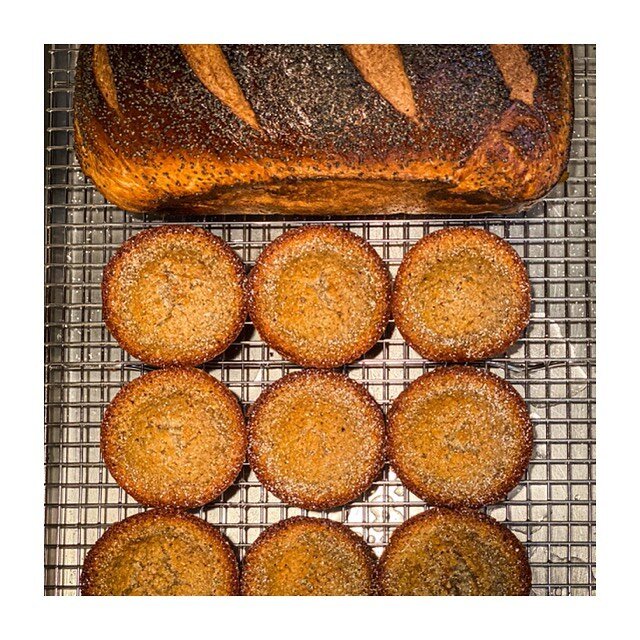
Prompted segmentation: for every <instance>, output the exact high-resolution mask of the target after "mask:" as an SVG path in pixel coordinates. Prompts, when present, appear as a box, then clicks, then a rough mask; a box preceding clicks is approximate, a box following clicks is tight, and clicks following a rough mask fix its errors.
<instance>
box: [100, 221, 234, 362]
mask: <svg viewBox="0 0 640 640" xmlns="http://www.w3.org/2000/svg"><path fill="white" fill-rule="evenodd" d="M102 305H103V318H104V322H105V324H106V325H107V327H108V329H109V331H110V332H111V334H112V335H113V336H114V338H115V339H116V340H117V341H118V343H119V344H120V346H121V347H122V348H123V349H124V350H125V351H127V352H128V353H130V354H131V355H133V356H135V357H136V358H139V359H140V360H142V361H143V362H146V363H147V364H151V365H155V366H168V365H198V364H202V363H203V362H206V361H208V360H211V359H212V358H214V357H215V356H217V355H219V354H220V353H222V352H223V351H224V350H225V349H226V348H227V347H228V346H229V345H230V344H231V343H232V342H233V341H234V340H235V338H236V337H237V336H238V334H239V333H240V331H241V329H242V327H243V325H244V321H245V318H246V288H245V272H244V265H243V264H242V261H241V260H240V258H239V257H238V256H237V255H236V254H235V252H234V251H233V250H232V249H231V248H230V247H229V245H228V244H227V243H226V242H224V240H222V239H221V238H218V237H217V236H214V235H213V234H211V233H209V232H208V231H206V230H205V229H201V228H198V227H192V226H184V225H175V226H173V225H172V226H162V227H155V228H151V229H146V230H144V231H141V232H140V233H138V234H136V235H135V236H133V237H132V238H130V239H129V240H127V241H126V242H125V243H124V244H123V245H122V246H121V247H120V249H119V250H118V251H117V252H116V254H115V255H114V256H113V257H112V258H111V260H110V261H109V263H108V264H107V266H106V267H105V269H104V276H103V281H102Z"/></svg>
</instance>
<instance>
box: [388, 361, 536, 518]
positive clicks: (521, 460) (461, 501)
mask: <svg viewBox="0 0 640 640" xmlns="http://www.w3.org/2000/svg"><path fill="white" fill-rule="evenodd" d="M442 380H448V381H450V383H451V384H458V383H459V382H460V381H463V382H465V383H466V384H468V385H469V388H470V390H473V389H474V388H478V387H479V386H482V387H484V388H486V389H488V390H489V391H490V392H491V393H493V394H495V395H496V396H499V398H496V401H500V402H504V403H510V404H513V405H514V413H516V415H517V424H516V425H514V428H517V429H518V430H519V431H520V432H521V442H520V444H521V448H520V450H519V451H518V453H517V455H516V456H515V457H514V458H513V459H512V460H511V463H512V465H511V467H512V468H511V472H510V473H507V474H506V475H504V476H503V477H502V478H501V479H500V482H498V483H496V484H494V485H493V486H492V487H491V489H490V490H486V491H484V492H479V491H478V493H475V494H474V495H468V494H467V495H465V494H464V493H462V489H461V491H460V493H459V494H458V496H457V497H456V498H455V499H453V498H452V497H451V496H445V495H443V494H441V493H438V492H437V491H433V490H430V489H429V487H426V486H424V485H421V484H418V483H416V482H414V481H412V480H411V479H410V478H409V477H408V475H407V469H406V467H405V465H404V464H403V462H402V456H401V455H400V453H399V448H400V447H401V443H400V442H399V441H398V436H397V435H396V429H395V427H396V421H397V419H398V415H399V414H400V413H401V412H402V411H403V410H404V408H405V407H406V405H407V403H408V402H410V398H411V397H412V396H414V395H415V394H416V393H428V391H429V389H430V386H431V385H432V384H433V383H438V382H441V381H442ZM387 451H388V456H389V462H390V464H391V466H392V467H393V469H394V471H395V472H396V473H397V475H398V477H399V478H400V480H401V481H402V484H404V485H405V486H406V487H407V488H408V489H409V491H411V492H412V493H414V494H415V495H416V496H418V497H419V498H420V499H422V500H424V501H425V502H427V503H428V504H434V505H441V506H447V507H454V508H457V507H471V508H477V507H481V506H483V505H488V504H494V503H496V502H500V501H501V500H503V499H504V498H505V497H506V496H507V494H508V493H509V491H511V490H512V489H513V488H514V487H515V486H516V485H517V484H518V482H520V480H521V478H522V476H523V475H524V474H525V472H526V470H527V467H528V465H529V462H530V460H531V454H532V452H533V426H532V424H531V419H530V417H529V410H528V408H527V404H526V402H525V401H524V400H523V398H522V396H521V395H520V394H519V393H518V392H517V391H516V390H515V389H514V387H513V386H512V385H511V384H510V383H509V382H507V381H506V380H503V379H502V378H500V377H499V376H496V375H495V374H493V373H489V372H488V371H483V370H481V369H476V368H474V367H463V366H452V367H439V368H437V369H434V370H433V371H430V372H428V373H425V374H423V375H422V376H420V377H419V378H418V379H417V380H414V381H413V382H412V383H411V384H410V385H409V387H407V389H405V390H404V391H403V392H402V393H401V394H400V395H399V396H398V397H397V398H396V399H395V401H394V402H393V404H392V406H391V408H390V409H389V412H388V414H387ZM411 471H412V470H409V472H411ZM450 480H451V482H452V483H455V481H456V478H455V477H451V478H450Z"/></svg>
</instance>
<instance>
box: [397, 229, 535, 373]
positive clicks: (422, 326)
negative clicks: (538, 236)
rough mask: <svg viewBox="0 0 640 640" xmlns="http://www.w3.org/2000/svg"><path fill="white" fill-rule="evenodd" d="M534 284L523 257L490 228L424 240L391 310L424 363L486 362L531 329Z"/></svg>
mask: <svg viewBox="0 0 640 640" xmlns="http://www.w3.org/2000/svg"><path fill="white" fill-rule="evenodd" d="M530 307H531V285H530V283H529V277H528V275H527V269H526V267H525V265H524V263H523V262H522V259H521V258H520V256H519V255H518V254H517V253H516V251H515V250H514V249H513V248H512V247H511V246H510V245H509V244H508V243H507V242H505V241H504V240H503V239H502V238H499V237H498V236H496V235H495V234H493V233H490V232H488V231H485V230H483V229H475V228H470V227H453V228H446V229H440V230H439V231H435V232H433V233H431V234H429V235H426V236H424V238H422V239H421V240H419V241H418V243H417V244H416V245H415V246H413V247H412V248H411V249H410V250H409V251H408V252H407V253H406V254H405V256H404V258H403V260H402V263H401V264H400V267H399V269H398V273H397V275H396V279H395V282H394V286H393V293H392V297H391V309H392V314H393V318H394V320H395V323H396V326H397V327H398V330H399V331H400V333H401V334H402V337H403V338H404V339H405V341H406V342H407V343H408V344H409V345H410V346H411V347H413V348H414V349H415V350H416V351H417V352H418V353H419V354H420V355H421V356H422V357H423V358H426V359H428V360H432V361H436V362H438V361H440V362H468V361H475V360H484V359H486V358H490V357H492V356H495V355H498V354H500V353H503V352H504V351H506V350H507V349H508V348H509V347H510V346H511V345H512V344H514V343H515V342H516V340H517V339H518V337H519V336H520V334H521V333H522V332H523V331H524V329H525V328H526V326H527V325H528V323H529V314H530Z"/></svg>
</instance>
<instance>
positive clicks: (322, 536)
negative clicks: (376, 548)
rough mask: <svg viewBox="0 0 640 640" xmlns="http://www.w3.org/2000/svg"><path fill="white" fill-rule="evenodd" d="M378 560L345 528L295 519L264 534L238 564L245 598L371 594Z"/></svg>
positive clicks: (307, 519)
mask: <svg viewBox="0 0 640 640" xmlns="http://www.w3.org/2000/svg"><path fill="white" fill-rule="evenodd" d="M376 564H377V561H376V557H375V555H374V553H373V551H372V550H371V549H370V547H369V546H368V545H367V544H366V542H365V541H364V540H363V539H362V538H361V537H360V536H358V535H357V534H356V533H354V532H353V531H351V529H349V528H348V527H346V526H344V525H343V524H340V523H338V522H334V521H332V520H328V519H326V518H308V517H295V518H290V519H288V520H281V521H280V522H278V523H277V524H275V525H272V526H271V527H269V528H268V529H266V530H265V531H263V532H262V533H261V534H260V536H259V537H258V539H257V540H256V541H255V542H254V543H253V544H252V545H251V547H250V549H249V550H248V551H247V555H246V556H245V558H244V561H243V563H242V579H241V591H242V595H245V596H369V595H375V593H376V589H377V585H376Z"/></svg>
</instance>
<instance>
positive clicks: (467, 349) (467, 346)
mask: <svg viewBox="0 0 640 640" xmlns="http://www.w3.org/2000/svg"><path fill="white" fill-rule="evenodd" d="M468 242H470V243H478V244H479V245H481V247H482V252H483V255H482V257H483V258H484V257H486V258H488V259H490V260H492V261H494V262H495V263H496V264H499V265H500V266H502V267H503V268H504V269H505V270H507V271H509V275H510V284H512V285H513V287H514V290H517V291H518V295H519V301H518V304H517V307H516V308H515V309H514V316H515V318H514V321H513V322H512V324H511V326H510V327H508V328H507V329H503V330H502V331H498V330H497V329H496V330H493V331H489V327H487V328H486V331H487V334H486V335H485V336H479V337H478V336H476V337H475V338H474V336H470V337H468V338H467V337H465V336H464V335H462V336H460V337H459V339H458V342H457V343H456V344H454V345H448V344H446V342H445V340H444V338H441V337H440V336H435V337H433V339H427V338H425V337H424V336H420V335H419V332H420V330H421V328H420V327H419V326H416V324H415V323H414V322H413V321H412V319H410V318H409V317H408V316H407V314H405V313H404V312H403V306H406V307H407V308H408V309H409V310H411V309H412V308H413V305H412V301H411V300H410V299H408V297H407V293H406V289H407V287H408V286H409V284H408V283H409V281H410V280H411V278H412V277H415V274H413V273H412V269H415V270H418V271H419V270H420V268H421V265H423V264H424V262H425V256H428V255H429V254H430V253H435V252H436V251H439V250H441V249H443V250H445V249H446V250H454V249H462V248H463V247H464V246H465V243H468ZM476 248H477V247H476ZM414 265H415V266H414ZM530 308H531V283H530V282H529V276H528V274H527V268H526V266H525V265H524V263H523V261H522V258H520V256H519V255H518V254H517V252H516V251H515V249H513V247H511V245H510V244H509V243H508V242H506V241H505V240H503V239H502V238H500V237H498V236H497V235H495V234H493V233H490V232H489V231H485V230H484V229H477V228H473V227H450V228H445V229H440V230H438V231H434V232H433V233H430V234H428V235H426V236H424V237H423V238H422V239H421V240H419V241H418V242H417V243H416V244H415V245H414V246H413V247H412V248H411V249H410V250H409V251H408V252H407V253H406V254H405V256H404V258H403V260H402V262H401V264H400V267H399V268H398V273H397V274H396V278H395V281H394V286H393V292H392V295H391V313H392V315H393V319H394V321H395V323H396V326H397V328H398V330H399V331H400V333H401V335H402V337H403V338H404V340H405V341H406V342H407V344H409V346H411V347H412V348H413V349H415V351H417V352H418V353H419V354H420V355H421V356H422V357H423V358H425V359H427V360H431V361H434V362H473V361H478V360H484V359H486V358H491V357H493V356H497V355H500V354H501V353H504V352H505V351H506V350H507V349H508V348H509V347H510V346H511V345H513V344H514V343H515V342H516V341H517V340H518V338H519V337H520V335H521V334H522V332H523V331H524V330H525V328H526V327H527V325H528V324H529V317H530Z"/></svg>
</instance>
